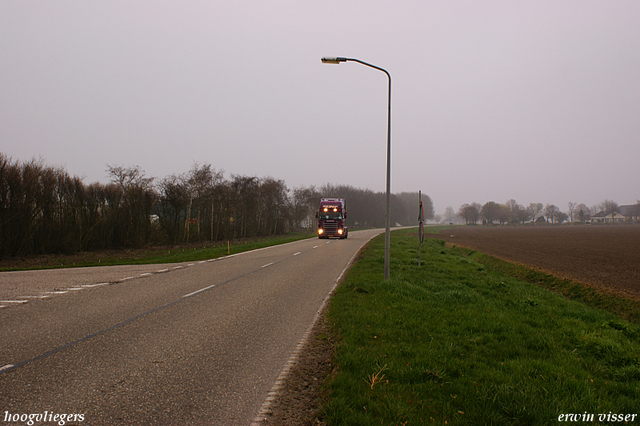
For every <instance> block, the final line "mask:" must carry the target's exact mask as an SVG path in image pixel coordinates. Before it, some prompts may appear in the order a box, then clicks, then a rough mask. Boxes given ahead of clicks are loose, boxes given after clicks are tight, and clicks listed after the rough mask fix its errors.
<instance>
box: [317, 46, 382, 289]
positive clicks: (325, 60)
mask: <svg viewBox="0 0 640 426" xmlns="http://www.w3.org/2000/svg"><path fill="white" fill-rule="evenodd" d="M340 62H358V63H359V64H362V65H366V66H368V67H370V68H374V69H377V70H378V71H382V72H383V73H385V74H386V75H387V77H389V96H388V104H389V106H388V116H387V193H386V213H385V227H386V229H385V237H384V279H385V281H386V280H388V279H389V263H390V255H389V251H390V245H391V215H390V214H389V212H390V208H389V207H390V204H391V203H390V196H391V74H389V73H388V72H387V70H385V69H384V68H380V67H377V66H375V65H372V64H369V63H367V62H364V61H361V60H359V59H354V58H342V57H337V58H326V57H325V58H322V63H323V64H339V63H340Z"/></svg>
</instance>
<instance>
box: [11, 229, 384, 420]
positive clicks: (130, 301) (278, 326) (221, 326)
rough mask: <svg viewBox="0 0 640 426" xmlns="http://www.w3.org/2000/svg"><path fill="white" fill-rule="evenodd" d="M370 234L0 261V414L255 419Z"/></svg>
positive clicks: (18, 416)
mask: <svg viewBox="0 0 640 426" xmlns="http://www.w3.org/2000/svg"><path fill="white" fill-rule="evenodd" d="M380 232H383V231H382V230H375V231H360V232H351V233H349V238H348V239H346V240H319V239H311V240H304V241H298V242H295V243H289V244H285V245H281V246H275V247H270V248H267V249H261V250H255V251H252V252H247V253H243V254H239V255H235V256H230V257H226V258H221V259H218V260H212V261H205V262H194V263H188V264H180V265H149V266H145V267H140V266H134V267H131V266H129V267H108V268H99V269H95V268H83V269H78V270H64V271H60V270H57V271H38V272H37V273H36V272H24V273H0V289H2V290H0V297H1V298H2V301H0V306H4V307H3V308H0V423H1V424H2V425H5V424H6V425H10V424H17V425H18V424H19V425H24V424H27V421H28V420H27V419H28V418H29V417H28V416H32V417H31V418H32V419H35V420H36V422H35V424H58V423H56V422H55V419H56V417H55V416H56V415H57V416H58V417H57V419H58V421H60V420H64V421H65V423H66V424H67V425H70V424H72V425H76V424H77V425H84V424H87V425H119V424H121V425H250V424H252V423H255V421H256V420H259V416H258V414H259V412H260V410H261V407H264V404H265V399H266V397H267V395H268V394H269V391H270V390H271V389H272V388H273V387H274V383H276V380H277V379H278V377H279V376H280V375H281V373H282V371H283V369H284V368H285V366H286V365H287V361H288V360H289V359H290V357H291V354H292V353H293V352H294V351H295V349H296V347H297V346H298V345H299V344H300V342H301V339H303V336H304V335H305V333H306V332H307V331H308V330H309V328H310V327H311V325H312V322H313V320H314V318H315V316H316V313H317V311H318V309H320V307H321V306H322V304H323V302H324V301H325V299H326V298H327V296H328V294H329V293H330V291H331V290H332V289H333V287H334V286H335V283H336V281H337V280H338V278H339V276H340V275H341V273H342V272H343V271H344V269H345V267H346V266H347V264H348V263H349V261H350V260H351V259H352V258H353V256H354V255H355V253H357V251H358V250H359V249H360V247H362V246H363V245H364V244H365V243H366V242H367V241H368V240H369V239H370V238H372V237H373V236H374V235H376V234H378V233H380ZM21 280H22V283H23V284H22V285H20V282H21ZM21 291H23V292H24V294H19V293H20V292H21ZM26 293H30V294H26ZM21 300H26V302H21ZM37 416H40V417H37ZM62 416H64V417H62ZM3 420H4V422H3ZM37 420H40V422H37Z"/></svg>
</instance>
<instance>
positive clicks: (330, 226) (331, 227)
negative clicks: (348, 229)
mask: <svg viewBox="0 0 640 426" xmlns="http://www.w3.org/2000/svg"><path fill="white" fill-rule="evenodd" d="M322 227H323V228H324V230H325V231H327V232H333V231H337V230H338V222H325V223H324V224H323V225H322Z"/></svg>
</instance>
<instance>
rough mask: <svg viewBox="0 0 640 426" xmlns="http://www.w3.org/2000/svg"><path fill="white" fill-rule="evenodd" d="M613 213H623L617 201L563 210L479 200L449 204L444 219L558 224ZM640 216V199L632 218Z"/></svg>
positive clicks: (574, 203) (534, 204) (476, 221)
mask: <svg viewBox="0 0 640 426" xmlns="http://www.w3.org/2000/svg"><path fill="white" fill-rule="evenodd" d="M601 212H602V213H604V214H610V213H612V212H617V213H619V205H618V203H616V202H615V201H612V200H605V201H603V202H601V203H599V204H596V205H594V206H592V207H587V206H586V205H585V204H582V203H580V204H578V203H576V202H569V203H567V211H566V212H564V211H562V210H561V209H560V208H559V207H557V206H556V205H554V204H544V205H543V204H542V203H530V204H529V205H528V206H526V207H525V206H523V205H521V204H518V203H517V202H516V201H515V200H513V199H511V200H509V201H507V202H506V203H504V204H498V203H496V202H494V201H489V202H487V203H485V204H483V205H480V204H479V203H471V204H463V205H462V206H460V208H459V209H458V211H457V212H455V211H454V210H453V208H452V207H447V209H446V210H445V213H444V220H445V221H447V222H453V221H455V219H456V217H459V218H461V219H462V220H464V222H465V224H467V225H474V224H477V223H479V222H480V221H482V223H483V224H484V223H488V224H494V223H498V224H500V225H504V224H509V223H512V224H517V223H520V224H524V223H527V222H532V223H541V222H542V223H552V224H558V223H563V222H583V223H584V222H587V221H589V220H591V218H592V216H595V215H596V214H598V213H601ZM639 216H640V201H637V202H636V204H635V205H633V209H632V210H631V216H630V217H631V218H632V219H635V220H636V221H637V220H638V217H639Z"/></svg>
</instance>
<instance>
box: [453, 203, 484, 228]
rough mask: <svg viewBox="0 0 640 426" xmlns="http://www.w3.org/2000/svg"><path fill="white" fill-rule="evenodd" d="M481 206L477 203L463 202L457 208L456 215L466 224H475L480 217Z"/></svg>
mask: <svg viewBox="0 0 640 426" xmlns="http://www.w3.org/2000/svg"><path fill="white" fill-rule="evenodd" d="M481 209H482V206H481V205H480V204H478V203H471V204H463V205H462V206H460V209H459V210H458V216H460V217H461V218H463V219H464V222H465V224H466V225H469V224H476V223H478V220H479V219H480V210H481Z"/></svg>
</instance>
